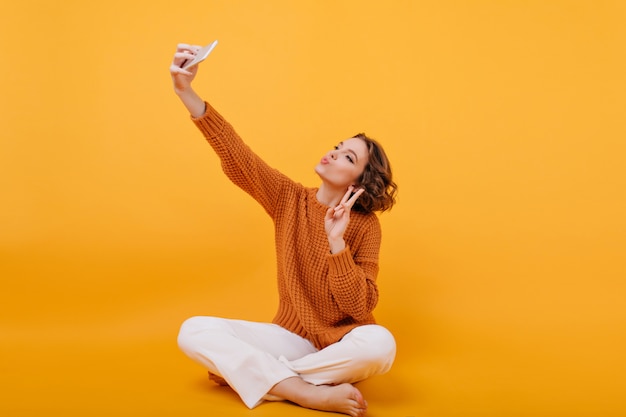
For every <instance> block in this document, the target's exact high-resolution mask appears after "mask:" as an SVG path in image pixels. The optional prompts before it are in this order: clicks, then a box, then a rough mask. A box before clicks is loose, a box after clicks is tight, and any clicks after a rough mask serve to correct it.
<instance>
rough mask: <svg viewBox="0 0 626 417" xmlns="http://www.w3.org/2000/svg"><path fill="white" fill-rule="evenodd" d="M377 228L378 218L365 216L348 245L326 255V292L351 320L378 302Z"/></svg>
mask: <svg viewBox="0 0 626 417" xmlns="http://www.w3.org/2000/svg"><path fill="white" fill-rule="evenodd" d="M380 242H381V229H380V223H379V221H378V217H376V215H374V214H370V215H369V216H367V221H366V222H364V224H363V225H359V227H358V234H357V235H356V236H355V237H354V238H353V239H350V246H347V247H346V248H345V249H344V250H343V251H341V252H338V253H336V254H333V255H328V265H329V268H328V278H329V284H330V291H331V292H332V295H333V298H334V299H335V302H336V303H337V305H338V306H339V308H340V309H341V310H342V311H343V312H344V313H345V314H347V315H349V316H351V317H353V318H354V319H356V320H357V321H358V320H363V319H365V318H366V317H368V316H369V315H370V314H371V313H372V311H373V310H374V308H375V307H376V304H377V303H378V288H377V286H376V278H377V275H378V254H379V250H380Z"/></svg>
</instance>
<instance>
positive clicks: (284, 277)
mask: <svg viewBox="0 0 626 417" xmlns="http://www.w3.org/2000/svg"><path fill="white" fill-rule="evenodd" d="M198 50H199V47H197V46H190V45H186V44H180V45H178V48H177V51H176V53H175V54H174V59H173V62H172V65H171V67H170V73H171V77H172V81H173V83H174V91H175V92H176V94H177V95H178V97H179V98H180V100H181V101H182V103H183V104H184V106H185V107H186V108H187V110H188V111H189V113H190V114H191V118H192V120H193V122H194V123H195V124H196V126H197V127H198V128H199V129H200V131H201V132H202V133H203V134H204V136H205V138H206V139H207V141H208V142H209V144H210V145H211V146H212V147H213V149H214V150H215V152H216V153H217V155H218V157H219V158H220V159H221V162H222V168H223V171H224V172H225V174H226V175H227V176H228V178H230V180H231V181H232V182H234V183H235V184H236V185H237V186H239V187H241V188H242V189H243V190H244V191H246V192H247V193H249V194H250V195H251V196H252V197H253V198H254V199H255V200H256V201H258V202H259V204H261V206H262V207H263V208H264V209H265V211H266V212H267V214H268V215H269V216H270V217H271V218H272V220H273V222H274V228H275V245H276V257H277V270H278V277H277V278H278V290H279V305H278V311H277V313H276V316H275V317H274V319H273V322H272V323H256V322H248V321H241V320H230V319H223V318H217V317H192V318H190V319H188V320H186V321H185V322H184V323H183V325H182V327H181V329H180V333H179V336H178V344H179V346H180V348H181V349H182V350H183V352H185V354H187V355H188V356H189V357H190V358H192V359H193V360H195V361H197V362H199V363H200V364H202V365H203V366H205V367H206V368H207V369H208V370H209V375H210V377H211V379H213V380H215V381H216V382H218V383H223V384H228V385H230V386H231V387H232V388H233V389H234V390H235V391H236V392H237V393H238V394H239V396H240V397H241V399H242V400H243V402H244V403H245V404H246V406H248V407H249V408H254V407H256V406H257V405H258V404H260V403H261V402H263V401H264V400H273V401H278V400H287V401H291V402H293V403H296V404H299V405H301V406H303V407H307V408H311V409H317V410H323V411H332V412H339V413H343V414H347V415H349V416H353V417H360V416H363V415H365V412H366V409H367V403H366V401H365V399H364V398H363V396H362V395H361V393H360V392H359V390H358V389H357V388H356V387H354V386H353V385H352V384H353V383H355V382H357V381H361V380H363V379H365V378H368V377H370V376H373V375H377V374H382V373H385V372H387V371H388V370H389V369H390V367H391V365H392V363H393V360H394V357H395V352H396V345H395V340H394V338H393V336H392V335H391V333H390V332H389V331H388V330H386V329H385V328H384V327H382V326H380V325H377V324H376V322H375V320H374V316H373V315H372V311H373V310H374V307H375V306H376V303H377V301H378V290H377V287H376V276H377V273H378V253H379V246H380V239H381V231H380V224H379V221H378V217H377V216H376V214H375V213H374V212H376V211H385V210H387V209H390V208H391V207H392V206H393V204H394V203H395V193H396V185H395V183H394V182H393V180H392V176H391V168H390V165H389V161H388V160H387V157H386V155H385V152H384V151H383V149H382V148H381V147H380V145H379V144H378V143H377V142H376V141H374V140H372V139H370V138H368V137H367V136H365V135H364V134H358V135H356V136H354V137H352V138H349V139H346V140H344V141H342V142H340V143H339V144H338V145H337V146H335V147H334V149H332V150H330V151H329V152H328V153H326V155H324V156H323V157H322V158H321V160H320V161H319V163H318V164H317V166H316V167H315V171H316V173H317V174H318V176H319V177H320V179H321V184H320V185H319V187H318V188H309V187H304V186H303V185H301V184H299V183H297V182H295V181H292V180H291V179H289V178H287V177H286V176H284V175H283V174H281V173H280V172H279V171H277V170H275V169H273V168H271V167H270V166H268V165H267V164H266V163H265V162H264V161H263V160H261V159H260V158H259V157H258V156H257V155H256V154H255V153H253V152H252V150H251V149H250V148H249V147H248V146H247V145H245V144H244V142H243V141H242V140H241V138H240V137H239V136H238V135H237V133H236V132H235V131H234V129H233V127H232V126H231V125H230V124H229V123H228V122H226V121H225V120H224V118H223V117H222V116H221V115H220V114H219V113H218V112H217V111H216V110H215V109H213V107H211V105H209V104H208V103H207V102H205V101H204V100H203V99H201V98H200V97H199V96H198V95H197V94H196V92H195V91H194V90H193V89H192V87H191V83H192V81H193V79H194V77H195V76H196V73H197V71H198V66H197V65H196V66H194V67H192V68H190V69H188V70H183V69H182V68H181V67H182V64H183V63H184V62H185V61H186V60H189V59H193V57H194V55H195V54H196V53H197V52H198Z"/></svg>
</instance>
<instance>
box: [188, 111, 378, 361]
mask: <svg viewBox="0 0 626 417" xmlns="http://www.w3.org/2000/svg"><path fill="white" fill-rule="evenodd" d="M206 106H207V110H206V113H205V114H204V115H203V116H201V117H199V118H195V119H192V120H193V121H194V123H195V124H196V126H197V127H198V128H199V129H200V131H201V132H202V133H203V134H204V136H205V137H206V139H207V141H208V142H209V143H210V144H211V146H212V147H213V149H214V150H215V152H216V153H217V155H218V157H219V158H220V160H221V162H222V169H223V171H224V173H226V175H227V176H228V178H230V180H231V181H232V182H233V183H235V184H236V185H237V186H239V187H240V188H242V189H243V190H244V191H246V192H247V193H248V194H250V195H251V196H252V197H253V198H254V199H255V200H256V201H258V202H259V203H260V204H261V206H262V207H263V208H264V209H265V211H266V212H267V213H268V214H269V215H270V217H271V218H272V220H273V222H274V229H275V244H276V260H277V271H278V277H277V278H278V293H279V305H278V311H277V312H276V316H275V317H274V320H273V322H274V323H276V324H279V325H280V326H283V327H284V328H286V329H288V330H290V331H291V332H294V333H296V334H299V335H300V336H302V337H305V338H307V339H308V340H310V341H311V342H312V343H313V344H314V345H315V346H316V347H317V348H318V349H322V348H324V347H326V346H328V345H329V344H332V343H334V342H337V341H338V340H340V339H341V338H342V337H343V335H345V334H346V333H347V332H349V331H350V330H352V329H353V328H354V327H356V326H359V325H363V324H374V323H375V320H374V316H373V315H372V311H373V310H374V307H375V306H376V303H377V302H378V289H377V287H376V276H377V274H378V251H379V247H380V240H381V230H380V224H379V221H378V217H377V216H376V215H375V214H373V213H371V214H361V213H357V212H352V213H351V214H350V223H349V225H348V229H347V230H346V233H345V234H344V240H345V241H346V249H345V250H343V251H341V252H339V253H336V254H332V255H331V254H330V249H329V244H328V239H327V237H326V232H325V230H324V216H325V214H326V210H327V209H328V206H325V205H324V204H321V203H320V202H319V201H318V200H317V198H316V193H317V188H309V187H304V186H303V185H301V184H299V183H296V182H294V181H292V180H291V179H289V178H288V177H286V176H285V175H283V174H282V173H280V172H279V171H277V170H276V169H273V168H271V167H270V166H268V165H267V164H266V163H265V162H264V161H263V160H262V159H261V158H260V157H258V156H257V155H256V154H255V153H254V152H253V151H252V150H251V149H250V148H249V147H248V146H247V145H246V144H245V143H244V142H243V141H242V140H241V138H240V137H239V136H238V135H237V133H236V132H235V130H234V129H233V128H232V126H231V125H230V124H229V123H228V122H226V121H225V120H224V119H223V118H222V116H221V115H220V114H219V113H217V112H216V111H215V109H213V108H212V107H211V106H210V105H209V104H208V103H207V104H206Z"/></svg>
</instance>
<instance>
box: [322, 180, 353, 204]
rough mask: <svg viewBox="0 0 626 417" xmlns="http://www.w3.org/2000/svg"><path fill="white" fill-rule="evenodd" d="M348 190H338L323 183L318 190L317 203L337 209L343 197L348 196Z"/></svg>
mask: <svg viewBox="0 0 626 417" xmlns="http://www.w3.org/2000/svg"><path fill="white" fill-rule="evenodd" d="M346 191H347V188H345V189H344V188H336V187H333V186H331V185H329V184H326V183H322V184H321V185H320V188H319V189H318V190H317V194H316V195H315V196H316V197H317V201H319V202H320V203H322V204H324V205H327V206H329V207H335V206H336V205H337V204H339V202H340V201H341V199H342V198H343V196H344V195H345V194H346Z"/></svg>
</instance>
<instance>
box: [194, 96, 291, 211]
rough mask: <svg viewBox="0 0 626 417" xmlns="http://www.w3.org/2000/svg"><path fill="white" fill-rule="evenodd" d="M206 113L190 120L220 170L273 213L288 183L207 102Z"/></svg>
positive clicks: (283, 176) (284, 177)
mask: <svg viewBox="0 0 626 417" xmlns="http://www.w3.org/2000/svg"><path fill="white" fill-rule="evenodd" d="M205 104H206V111H205V113H204V114H203V115H202V116H200V117H198V118H193V117H192V120H193V122H194V123H195V125H196V126H197V127H198V129H200V131H201V132H202V134H203V135H204V137H205V138H206V140H207V141H208V142H209V144H210V145H211V146H212V147H213V150H214V151H215V153H216V154H217V156H218V157H219V158H220V160H221V164H222V170H223V171H224V173H225V174H226V176H227V177H228V178H229V179H230V180H231V181H232V182H233V183H234V184H235V185H237V186H238V187H240V188H241V189H243V190H244V191H245V192H247V193H248V194H250V195H251V196H252V197H253V198H254V199H255V200H256V201H258V202H259V203H260V204H261V206H263V208H264V209H265V211H266V212H267V213H268V214H269V215H270V216H272V217H273V216H274V211H275V210H274V209H275V205H276V201H277V199H278V197H279V196H280V193H281V192H282V190H283V187H285V186H287V184H289V183H290V182H291V180H290V179H289V178H287V177H286V176H285V175H283V174H282V173H280V172H279V171H278V170H276V169H274V168H272V167H270V166H269V165H267V163H265V161H263V160H262V159H261V158H260V157H259V156H258V155H257V154H255V153H254V152H253V151H252V150H251V149H250V147H249V146H248V145H246V144H245V143H244V142H243V140H242V139H241V138H240V137H239V135H238V134H237V132H235V129H234V128H233V127H232V126H231V125H230V123H228V122H227V121H226V120H225V119H224V118H223V117H222V116H221V115H220V114H219V113H218V112H217V111H216V110H215V109H214V108H213V107H212V106H211V105H210V104H209V103H205Z"/></svg>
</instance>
